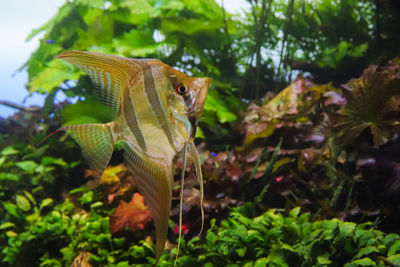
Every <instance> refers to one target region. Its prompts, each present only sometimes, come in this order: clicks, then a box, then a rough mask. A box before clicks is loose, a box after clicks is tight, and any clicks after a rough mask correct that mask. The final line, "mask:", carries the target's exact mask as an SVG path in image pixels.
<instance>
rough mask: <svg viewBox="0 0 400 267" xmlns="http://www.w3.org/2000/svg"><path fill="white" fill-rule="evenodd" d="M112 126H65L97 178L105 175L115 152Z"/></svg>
mask: <svg viewBox="0 0 400 267" xmlns="http://www.w3.org/2000/svg"><path fill="white" fill-rule="evenodd" d="M110 124H111V123H108V124H81V125H71V126H63V127H61V130H66V131H67V133H69V134H70V135H71V136H72V138H74V139H75V141H76V142H77V143H78V144H79V146H80V147H81V148H82V153H83V155H84V156H85V158H86V160H87V162H88V163H89V166H90V168H91V169H92V171H93V172H94V176H95V177H96V178H100V176H101V175H102V174H103V172H104V170H105V168H106V167H107V164H108V162H109V161H110V158H111V155H112V152H113V150H114V142H113V138H112V134H111V129H110Z"/></svg>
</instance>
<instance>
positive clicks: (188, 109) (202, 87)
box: [58, 51, 211, 262]
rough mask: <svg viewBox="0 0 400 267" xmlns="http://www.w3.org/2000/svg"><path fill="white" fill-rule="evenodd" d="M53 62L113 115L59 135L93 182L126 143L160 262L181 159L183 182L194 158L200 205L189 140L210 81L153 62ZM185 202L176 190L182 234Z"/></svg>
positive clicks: (91, 56) (87, 55)
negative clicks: (85, 79) (83, 81)
mask: <svg viewBox="0 0 400 267" xmlns="http://www.w3.org/2000/svg"><path fill="white" fill-rule="evenodd" d="M58 58H60V59H62V60H65V61H66V62H69V63H72V64H74V65H75V66H77V67H79V68H80V69H81V70H83V71H84V72H85V73H87V74H88V76H89V77H90V78H91V80H92V82H93V84H94V86H95V88H96V91H97V92H98V94H99V96H100V97H101V99H102V100H103V102H104V103H105V104H106V105H107V106H108V107H109V108H110V112H115V115H116V119H115V120H114V121H112V122H109V123H106V124H81V125H73V126H63V127H62V128H61V129H60V130H66V131H67V132H69V134H70V135H71V136H72V137H73V138H74V139H75V141H76V142H77V143H78V144H79V145H80V147H81V148H82V152H83V154H84V156H85V158H86V159H87V161H88V163H89V166H90V168H91V169H92V171H93V172H94V173H95V175H96V176H97V177H100V176H101V175H102V173H103V172H104V170H105V168H106V167H107V164H108V162H109V160H110V158H111V154H112V152H113V150H114V145H115V144H116V142H118V141H120V142H122V143H123V147H124V159H125V162H126V165H127V167H128V169H129V170H130V171H131V172H132V174H133V177H134V179H135V182H136V184H137V187H138V190H139V192H140V193H141V194H142V195H143V196H144V199H145V202H146V205H147V206H148V208H149V210H150V213H151V215H152V217H153V221H154V225H155V230H156V248H155V251H156V261H157V262H158V260H159V258H160V256H161V254H162V251H163V249H164V245H165V241H166V238H167V231H168V219H169V212H170V208H171V198H172V183H173V175H174V164H175V162H176V160H177V159H178V158H179V157H180V156H182V157H183V163H184V164H183V165H184V167H183V171H182V176H181V178H182V180H183V178H184V172H185V167H186V156H187V154H188V153H189V154H190V155H191V157H192V159H193V161H194V165H195V170H196V174H197V178H198V181H199V184H200V191H201V200H200V202H201V203H200V204H201V205H202V202H203V177H202V173H201V165H200V157H199V154H198V151H197V149H196V146H195V144H194V136H195V133H196V128H197V122H198V118H199V116H200V114H201V113H202V111H203V107H204V102H205V99H206V96H207V92H208V88H209V87H210V84H211V79H210V78H198V77H189V76H188V75H186V74H185V73H182V72H180V71H178V70H176V69H174V68H172V67H170V66H168V65H167V64H164V63H162V62H161V61H159V60H156V59H131V58H124V57H119V56H114V55H104V54H99V53H95V52H84V51H72V52H64V53H62V54H61V55H59V56H58ZM182 182H183V181H182ZM182 186H183V183H182V184H181V188H182ZM182 196H183V192H182V190H181V203H180V204H181V212H180V222H179V223H180V229H181V225H182ZM201 212H202V227H203V221H204V213H203V210H202V209H201ZM180 232H181V231H180ZM180 238H181V235H179V241H180ZM178 244H179V243H178ZM178 247H179V245H178Z"/></svg>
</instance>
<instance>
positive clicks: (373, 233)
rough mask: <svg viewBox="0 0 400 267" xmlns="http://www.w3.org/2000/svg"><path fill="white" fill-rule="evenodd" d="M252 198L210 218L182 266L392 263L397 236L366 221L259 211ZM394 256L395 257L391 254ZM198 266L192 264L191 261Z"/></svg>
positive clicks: (377, 264)
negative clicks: (226, 214) (220, 218)
mask: <svg viewBox="0 0 400 267" xmlns="http://www.w3.org/2000/svg"><path fill="white" fill-rule="evenodd" d="M249 213H250V214H255V213H256V212H255V209H254V207H253V205H252V204H251V203H247V204H246V205H245V206H241V207H237V208H234V209H233V211H232V212H231V214H230V216H229V217H228V218H227V219H226V220H224V221H222V222H221V226H216V223H215V220H213V221H211V228H210V229H209V230H208V232H207V236H206V241H205V244H203V242H201V241H200V240H199V239H195V240H192V241H190V242H189V243H188V244H187V245H186V246H185V249H184V253H185V255H184V256H181V258H180V259H179V261H178V264H180V265H182V266H187V265H189V264H193V263H194V262H197V264H198V266H206V264H208V265H207V266H228V265H229V266H267V265H268V266H323V265H329V266H370V265H373V266H385V264H386V263H387V262H391V263H392V264H397V258H398V257H399V255H400V254H396V253H399V252H400V248H399V242H400V236H399V235H397V234H389V235H385V234H383V233H382V232H380V231H378V230H375V229H373V228H372V227H371V224H369V223H366V224H359V225H357V224H355V223H351V222H343V221H340V220H338V219H333V220H321V221H315V222H312V221H311V220H310V214H309V213H304V214H301V215H300V208H295V209H293V210H291V211H290V212H289V214H288V216H283V215H282V214H280V213H277V212H276V211H275V210H269V211H267V212H265V213H263V214H262V215H260V216H256V217H253V216H250V217H249ZM395 255H396V256H395ZM196 266H197V265H196Z"/></svg>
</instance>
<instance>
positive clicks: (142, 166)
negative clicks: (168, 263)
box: [124, 144, 172, 262]
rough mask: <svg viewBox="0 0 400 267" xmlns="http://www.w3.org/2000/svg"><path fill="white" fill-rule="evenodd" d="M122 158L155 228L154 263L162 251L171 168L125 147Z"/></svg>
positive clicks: (169, 196)
mask: <svg viewBox="0 0 400 267" xmlns="http://www.w3.org/2000/svg"><path fill="white" fill-rule="evenodd" d="M124 158H125V161H126V165H127V167H128V169H129V170H130V171H131V173H132V174H133V177H134V179H135V182H136V185H137V187H138V189H139V192H140V193H141V194H142V195H143V196H144V200H145V202H146V205H147V207H148V208H149V210H150V213H151V215H152V217H153V221H154V225H155V228H156V261H157V262H158V260H159V259H160V256H161V254H162V251H163V250H164V246H165V241H166V239H167V232H168V219H169V211H170V208H171V200H172V184H171V181H172V168H171V169H170V168H168V167H169V166H170V165H167V164H164V163H163V162H162V161H159V160H156V159H153V158H150V157H148V156H146V155H142V154H140V153H138V152H136V151H135V149H133V148H131V147H130V146H129V145H128V144H126V145H125V151H124Z"/></svg>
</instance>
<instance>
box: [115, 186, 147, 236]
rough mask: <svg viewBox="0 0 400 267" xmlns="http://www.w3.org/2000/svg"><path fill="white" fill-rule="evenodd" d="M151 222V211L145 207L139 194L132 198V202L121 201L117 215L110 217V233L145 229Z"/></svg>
mask: <svg viewBox="0 0 400 267" xmlns="http://www.w3.org/2000/svg"><path fill="white" fill-rule="evenodd" d="M150 220H151V215H150V211H149V210H148V208H147V207H146V206H145V205H144V200H143V197H142V196H141V195H140V194H139V193H135V194H133V196H132V199H131V201H130V202H125V201H123V200H121V201H120V203H119V206H118V208H117V210H116V211H115V213H114V214H113V215H111V217H110V232H111V234H114V233H116V232H120V231H122V230H124V229H125V228H126V227H130V228H131V229H132V230H137V229H143V228H144V227H145V226H146V223H147V222H148V221H150Z"/></svg>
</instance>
